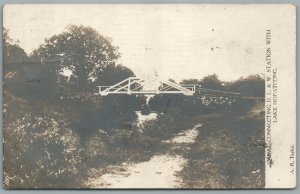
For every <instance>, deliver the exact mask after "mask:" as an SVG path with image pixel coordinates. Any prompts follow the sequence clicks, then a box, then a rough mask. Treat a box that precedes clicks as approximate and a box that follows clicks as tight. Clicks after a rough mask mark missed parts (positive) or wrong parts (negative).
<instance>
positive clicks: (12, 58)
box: [3, 28, 28, 64]
mask: <svg viewBox="0 0 300 194" xmlns="http://www.w3.org/2000/svg"><path fill="white" fill-rule="evenodd" d="M27 59H28V56H27V54H26V52H25V51H24V50H23V49H22V48H21V47H20V46H19V45H18V44H17V43H16V42H14V41H13V40H12V39H11V38H10V37H9V31H8V30H7V29H6V28H3V61H4V64H8V63H24V62H25V61H26V60H27Z"/></svg>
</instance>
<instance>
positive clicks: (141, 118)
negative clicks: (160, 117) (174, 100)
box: [135, 111, 157, 126]
mask: <svg viewBox="0 0 300 194" xmlns="http://www.w3.org/2000/svg"><path fill="white" fill-rule="evenodd" d="M135 114H136V115H137V125H138V126H141V125H143V123H144V122H145V121H150V120H155V119H156V118H157V113H156V112H151V113H149V114H147V115H144V114H142V113H141V111H135Z"/></svg>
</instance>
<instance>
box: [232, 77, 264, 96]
mask: <svg viewBox="0 0 300 194" xmlns="http://www.w3.org/2000/svg"><path fill="white" fill-rule="evenodd" d="M227 87H228V90H230V91H234V92H239V93H241V94H242V95H243V96H248V97H264V96H265V80H264V78H262V77H261V76H260V75H258V74H256V75H250V76H248V77H246V78H243V77H241V78H240V79H238V80H237V81H234V82H230V83H227Z"/></svg>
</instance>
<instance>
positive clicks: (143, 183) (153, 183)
mask: <svg viewBox="0 0 300 194" xmlns="http://www.w3.org/2000/svg"><path fill="white" fill-rule="evenodd" d="M201 126H202V125H201V124H198V125H195V126H194V127H193V128H192V129H188V130H185V131H183V132H181V133H178V134H177V135H176V136H174V138H172V139H170V140H165V141H163V142H162V143H167V144H170V145H171V146H174V145H177V146H178V145H181V146H188V144H191V143H193V142H194V141H195V138H196V137H197V135H198V128H199V127H201ZM186 162H187V159H185V158H183V157H182V156H181V155H175V156H170V155H168V154H163V155H155V156H153V157H152V158H151V159H150V160H149V161H147V162H141V163H136V164H130V165H126V164H125V165H123V166H115V167H114V168H113V170H112V172H111V173H108V174H104V175H102V176H101V177H99V178H90V179H89V180H88V181H87V184H86V185H87V186H88V187H89V188H176V187H179V186H180V183H181V179H180V178H179V177H178V176H176V173H177V172H178V171H181V170H182V168H183V166H184V164H185V163H186Z"/></svg>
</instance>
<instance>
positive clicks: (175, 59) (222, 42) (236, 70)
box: [4, 5, 280, 81]
mask: <svg viewBox="0 0 300 194" xmlns="http://www.w3.org/2000/svg"><path fill="white" fill-rule="evenodd" d="M225 6H226V8H225V7H224V6H222V5H221V6H212V5H210V6H205V5H181V6H178V5H163V6H161V5H9V6H5V9H4V27H6V28H7V29H9V33H10V37H11V38H12V39H14V40H19V41H20V45H21V47H22V48H24V49H25V51H26V52H27V53H30V52H32V51H33V50H34V49H35V48H37V47H38V46H39V45H40V44H41V43H43V41H44V39H45V38H49V37H51V36H52V35H54V34H58V33H61V32H62V31H63V30H64V29H65V27H66V26H67V25H68V24H75V25H84V26H91V27H93V28H94V29H96V30H97V31H98V32H99V33H100V34H102V35H104V36H107V37H110V38H111V39H112V40H113V41H112V44H113V45H114V46H118V47H119V51H120V52H121V54H122V56H121V59H120V63H122V64H123V65H125V66H127V67H129V68H131V69H132V70H133V71H134V72H135V73H136V74H137V75H138V76H140V77H142V78H147V77H152V76H153V75H154V72H157V74H158V75H159V76H160V77H161V78H172V79H175V80H181V79H184V78H198V79H201V78H202V77H203V76H206V75H209V74H213V73H216V74H217V75H218V76H219V78H220V79H221V80H224V81H228V80H235V79H238V78H239V77H241V76H248V75H250V74H256V73H259V74H260V73H263V71H264V65H265V64H263V61H264V57H265V30H266V29H268V26H269V24H270V23H272V24H273V25H274V22H275V25H276V20H279V19H280V17H279V16H278V14H277V15H276V9H264V7H258V6H255V5H253V6H252V8H251V7H245V6H231V7H228V5H225ZM270 15H273V17H270ZM274 15H276V17H275V16H274Z"/></svg>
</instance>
